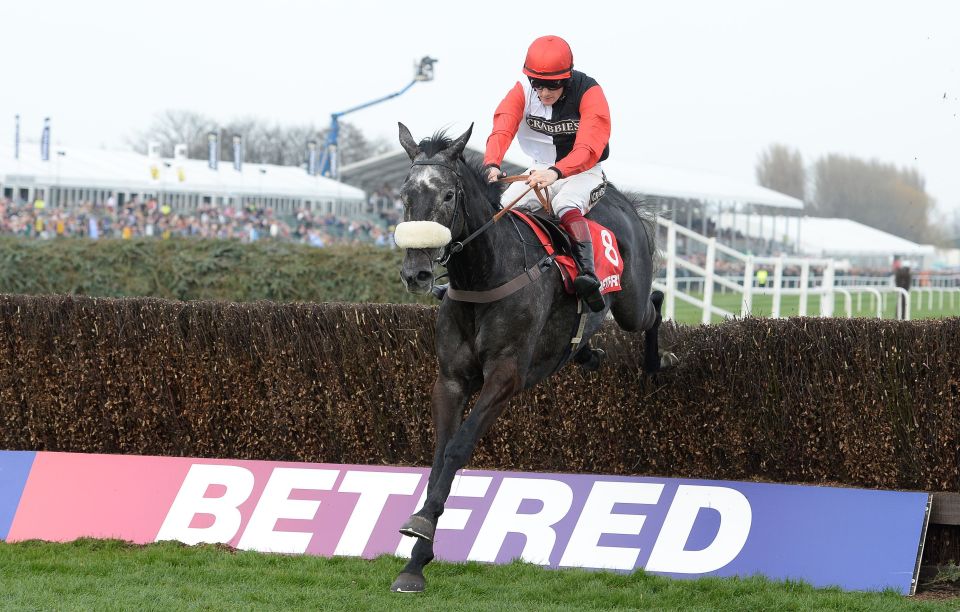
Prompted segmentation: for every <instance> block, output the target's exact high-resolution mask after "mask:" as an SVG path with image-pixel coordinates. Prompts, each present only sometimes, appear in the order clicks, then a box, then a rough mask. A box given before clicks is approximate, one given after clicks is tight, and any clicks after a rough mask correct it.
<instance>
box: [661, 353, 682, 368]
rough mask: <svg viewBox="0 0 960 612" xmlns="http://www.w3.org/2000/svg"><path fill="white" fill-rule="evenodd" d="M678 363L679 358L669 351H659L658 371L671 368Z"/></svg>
mask: <svg viewBox="0 0 960 612" xmlns="http://www.w3.org/2000/svg"><path fill="white" fill-rule="evenodd" d="M678 365H680V358H679V357H677V356H676V355H675V354H674V353H671V352H670V351H664V352H662V353H660V371H661V372H663V371H664V370H672V369H673V368H675V367H677V366H678Z"/></svg>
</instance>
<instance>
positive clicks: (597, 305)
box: [562, 218, 606, 312]
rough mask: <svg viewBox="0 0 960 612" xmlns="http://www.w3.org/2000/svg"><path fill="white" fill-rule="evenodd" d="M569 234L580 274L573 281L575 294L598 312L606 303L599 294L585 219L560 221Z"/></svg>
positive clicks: (588, 228)
mask: <svg viewBox="0 0 960 612" xmlns="http://www.w3.org/2000/svg"><path fill="white" fill-rule="evenodd" d="M562 225H563V226H564V229H566V230H567V233H568V234H570V246H572V247H573V259H574V261H576V262H577V268H579V270H580V274H578V275H577V280H575V281H573V288H574V289H575V290H576V292H577V296H578V297H579V298H581V299H582V300H583V301H585V302H586V303H587V306H588V307H589V308H590V310H592V311H593V312H600V311H601V310H603V309H604V307H605V306H606V304H604V302H603V296H602V295H600V281H599V280H598V279H597V273H596V271H595V270H594V268H593V240H591V238H590V226H589V225H587V222H586V220H585V219H583V218H580V219H575V220H572V221H569V222H567V223H562Z"/></svg>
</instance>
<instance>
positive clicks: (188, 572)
mask: <svg viewBox="0 0 960 612" xmlns="http://www.w3.org/2000/svg"><path fill="white" fill-rule="evenodd" d="M403 563H404V560H402V559H399V558H396V557H380V558H377V559H374V560H364V559H355V558H343V557H340V558H332V559H327V558H322V557H314V556H306V555H290V556H287V555H268V554H261V553H255V552H244V551H235V550H232V549H229V548H227V547H222V546H212V545H202V546H194V547H187V546H183V545H180V544H176V543H169V542H165V543H160V544H151V545H148V546H133V545H129V544H126V543H124V542H119V541H116V540H91V539H81V540H77V541H75V542H71V543H67V544H53V543H44V542H36V541H30V542H20V543H14V544H11V543H4V542H0V609H3V610H24V609H31V610H32V609H42V610H53V609H56V610H185V609H187V610H299V609H312V610H357V609H363V610H369V609H373V610H386V609H390V610H608V609H657V610H661V609H678V610H731V609H736V610H871V611H873V610H956V609H957V607H958V604H957V600H946V601H920V600H916V599H910V598H906V597H902V596H900V595H898V594H896V593H893V592H884V593H847V592H843V591H841V590H839V589H814V588H812V587H811V586H809V585H806V584H803V583H800V582H790V581H787V582H773V581H770V580H766V579H764V578H759V577H752V578H744V579H720V578H704V579H699V580H670V579H667V578H663V577H659V576H653V575H649V574H644V573H643V572H637V573H634V574H630V575H625V574H617V573H611V572H590V571H582V570H562V571H555V570H546V569H543V568H540V567H538V566H534V565H530V564H525V563H513V564H509V565H500V566H497V565H483V564H478V563H466V564H447V563H434V564H431V565H430V567H429V568H428V570H427V581H428V582H427V592H426V593H423V594H417V595H409V594H406V595H401V594H394V593H390V592H389V587H390V584H391V582H392V581H393V579H394V577H395V576H396V574H397V573H398V572H399V571H400V568H401V567H402V566H403Z"/></svg>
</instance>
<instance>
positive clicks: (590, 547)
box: [157, 464, 752, 574]
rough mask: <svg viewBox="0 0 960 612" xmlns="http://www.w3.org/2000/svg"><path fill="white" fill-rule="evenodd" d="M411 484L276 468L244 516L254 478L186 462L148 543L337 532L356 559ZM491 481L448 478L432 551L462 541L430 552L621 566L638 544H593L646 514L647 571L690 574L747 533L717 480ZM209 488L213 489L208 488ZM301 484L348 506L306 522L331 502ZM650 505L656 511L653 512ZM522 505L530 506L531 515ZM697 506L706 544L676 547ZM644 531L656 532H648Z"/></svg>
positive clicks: (736, 502)
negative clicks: (704, 514)
mask: <svg viewBox="0 0 960 612" xmlns="http://www.w3.org/2000/svg"><path fill="white" fill-rule="evenodd" d="M421 479H422V476H421V475H420V474H411V473H388V472H369V471H349V470H348V471H345V472H343V474H342V478H341V471H340V470H335V469H309V468H308V469H301V468H275V469H274V470H273V472H272V474H271V475H270V477H269V480H268V481H267V482H266V484H265V486H263V489H262V491H263V492H262V493H261V494H260V498H259V500H257V501H256V504H255V505H254V506H253V507H252V511H251V512H250V514H249V517H245V516H244V513H243V512H242V511H241V507H243V506H244V504H245V503H246V502H248V501H249V500H250V497H251V494H252V493H253V491H254V488H255V485H256V483H255V478H254V474H253V473H252V472H251V471H249V470H246V469H244V468H242V467H237V466H229V465H204V464H194V465H193V466H192V467H191V468H190V471H189V473H188V474H187V477H186V479H185V480H184V482H183V485H182V486H181V487H180V491H179V492H178V493H177V496H176V498H175V499H174V501H173V504H172V506H171V508H170V511H169V512H168V513H167V516H166V518H165V519H164V522H163V525H162V526H161V527H160V531H159V532H158V533H157V540H179V541H181V542H185V543H187V544H196V543H199V542H236V546H237V547H238V548H242V549H252V550H260V551H267V552H283V553H305V552H309V551H310V547H311V543H312V542H313V541H314V540H315V539H316V538H318V537H323V536H330V535H333V534H339V538H338V542H337V544H336V547H335V549H334V550H333V554H338V555H362V554H364V552H365V551H366V552H368V553H369V552H371V551H370V550H369V547H370V545H371V543H372V542H371V535H373V534H374V533H375V532H376V531H377V526H378V523H380V522H381V515H382V514H383V512H384V509H385V507H386V505H387V503H388V501H389V500H390V498H391V497H392V496H410V495H412V494H413V493H414V491H415V490H416V489H417V487H418V486H419V484H420V481H421ZM498 480H499V483H498V484H499V486H494V478H493V477H492V476H488V475H484V476H475V475H469V474H461V475H459V476H458V477H457V481H456V482H455V486H454V489H453V492H452V493H451V508H450V510H449V511H448V512H446V513H444V515H443V516H442V517H441V519H440V523H439V524H438V529H439V530H440V532H441V533H442V532H443V531H444V530H450V531H452V530H456V531H461V532H462V534H461V536H454V537H449V536H448V537H447V538H444V537H443V536H442V535H438V538H437V540H438V542H437V546H438V548H439V549H440V551H442V550H443V547H442V544H443V540H444V539H449V540H451V541H454V540H459V541H460V542H461V543H462V542H464V541H469V542H471V543H472V544H471V546H470V547H469V550H464V551H461V553H460V554H457V553H454V554H453V555H452V556H451V555H450V554H447V555H443V554H442V553H441V554H440V556H441V558H448V559H450V560H471V561H488V562H496V561H498V560H504V559H503V555H504V554H507V555H508V559H509V558H516V557H520V558H522V559H524V560H526V561H529V562H532V563H539V564H542V565H551V566H555V567H574V566H576V567H589V568H606V569H619V570H632V569H634V568H636V567H637V561H638V559H639V558H640V555H641V552H644V551H643V549H644V548H647V547H644V546H641V545H640V544H639V542H637V543H635V545H633V546H628V545H627V546H612V545H610V544H606V545H603V544H601V540H603V539H604V538H606V537H609V536H620V537H638V536H639V535H640V534H642V533H644V525H645V523H646V522H647V519H648V516H649V515H651V514H657V515H659V516H660V517H661V518H662V524H660V525H659V528H657V527H653V528H647V529H646V531H648V532H650V534H649V535H650V537H647V538H644V539H645V540H649V542H650V546H649V547H648V550H647V551H646V552H647V553H648V558H647V559H646V563H645V564H644V567H645V568H646V569H647V570H648V571H656V572H668V573H681V574H697V573H705V572H712V571H714V570H718V569H720V568H722V567H723V566H725V565H727V564H728V563H729V562H730V561H732V560H733V559H734V558H735V557H736V556H737V554H738V553H739V552H740V551H741V550H742V548H743V545H744V544H745V543H746V541H747V536H748V534H749V532H750V523H751V516H752V514H751V509H750V503H749V502H748V501H747V498H746V497H744V496H743V494H741V493H740V492H738V491H736V490H734V489H730V488H726V487H720V486H700V485H679V486H678V487H677V489H676V492H675V494H673V495H672V496H670V497H669V498H668V497H667V496H665V495H664V489H665V485H664V484H662V483H653V482H649V483H647V482H622V481H620V482H617V481H596V482H594V483H593V484H592V487H591V488H590V490H589V492H588V493H587V495H586V497H585V499H583V500H580V503H575V496H574V488H573V487H571V486H570V485H568V484H567V483H565V482H563V481H561V480H556V479H550V478H530V477H521V478H512V477H502V478H500V479H498ZM338 481H339V484H337V483H338ZM211 490H214V491H216V495H211V494H210V491H211ZM309 491H315V492H316V491H335V492H336V493H337V494H348V496H349V498H350V500H351V501H353V499H355V500H356V503H355V505H354V506H353V509H352V511H351V512H349V513H343V512H336V513H334V514H336V515H338V516H339V517H340V519H341V520H339V521H331V520H330V519H331V518H332V517H331V516H324V517H323V518H324V519H325V520H322V521H321V520H315V519H319V515H320V510H321V508H322V507H323V505H324V503H330V502H331V501H332V499H331V498H330V497H328V498H326V499H324V498H317V497H315V496H314V497H311V496H310V495H309V494H308V493H307V492H309ZM457 497H463V498H473V499H482V500H484V503H482V504H479V505H476V506H475V508H474V509H472V510H471V509H468V508H457V507H456V506H457V504H456V502H455V498H457ZM659 504H663V506H664V507H663V508H660V509H659V511H658V509H657V508H658V505H659ZM623 505H633V506H636V508H639V507H642V506H648V507H650V508H651V511H649V512H639V511H635V512H633V513H627V512H625V511H623V510H621V509H620V507H622V506H623ZM532 507H536V508H537V510H536V511H531V510H530V508H532ZM574 508H575V509H574ZM703 509H711V510H712V511H713V512H716V513H718V514H719V519H720V523H719V526H718V527H717V529H716V530H715V533H714V534H713V537H712V538H710V541H709V542H707V544H706V546H703V547H701V548H699V549H696V550H686V549H685V548H684V546H685V544H686V543H687V541H688V539H689V538H690V535H691V533H692V532H693V529H694V524H695V522H696V521H697V517H698V516H699V514H700V512H701V510H703ZM324 514H326V513H324ZM474 514H476V515H477V517H476V518H475V517H473V516H472V515H474ZM245 519H246V520H245ZM658 522H660V521H658ZM397 524H399V523H397ZM389 527H394V528H395V527H396V525H393V524H391V525H389ZM654 529H656V530H657V532H658V533H653V531H654ZM451 536H452V534H451ZM512 536H522V538H521V539H523V540H524V542H523V543H522V545H519V544H518V543H517V542H516V541H514V542H512V543H511V542H510V540H516V539H517V538H516V537H512ZM397 537H399V534H398V535H397ZM327 539H328V540H329V539H330V538H329V537H328V538H327ZM412 543H413V541H412V540H410V539H406V538H404V539H401V540H400V542H399V545H397V546H391V547H390V548H388V549H383V548H382V546H381V545H380V544H378V543H373V544H374V547H375V553H376V554H380V553H384V552H387V553H397V554H408V555H409V548H410V547H411V545H412ZM451 543H452V542H451ZM624 543H626V542H624ZM449 552H451V551H448V553H449ZM462 552H466V554H465V555H464V554H462Z"/></svg>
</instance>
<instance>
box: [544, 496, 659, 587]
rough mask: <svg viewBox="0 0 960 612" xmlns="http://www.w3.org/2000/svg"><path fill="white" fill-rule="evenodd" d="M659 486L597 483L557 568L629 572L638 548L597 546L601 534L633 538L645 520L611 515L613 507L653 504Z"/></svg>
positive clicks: (656, 498) (634, 515)
mask: <svg viewBox="0 0 960 612" xmlns="http://www.w3.org/2000/svg"><path fill="white" fill-rule="evenodd" d="M661 492H663V485H662V484H657V483H646V482H603V481H597V482H596V483H594V485H593V489H592V490H591V491H590V495H589V497H587V502H586V504H584V506H583V511H582V512H581V513H580V518H579V519H577V526H576V527H575V528H574V530H573V533H572V534H571V535H570V542H568V543H567V548H566V549H565V550H564V551H563V557H562V558H561V559H560V565H561V566H564V567H591V568H595V569H619V570H632V569H633V568H634V567H635V566H636V565H637V557H638V556H639V555H640V549H639V548H624V547H620V546H598V542H599V541H600V536H601V535H603V534H605V533H612V534H622V535H636V534H639V533H640V530H641V529H642V528H643V523H644V521H645V520H646V519H647V517H646V515H644V514H614V513H613V506H614V504H647V505H650V504H656V503H657V500H659V499H660V493H661Z"/></svg>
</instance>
